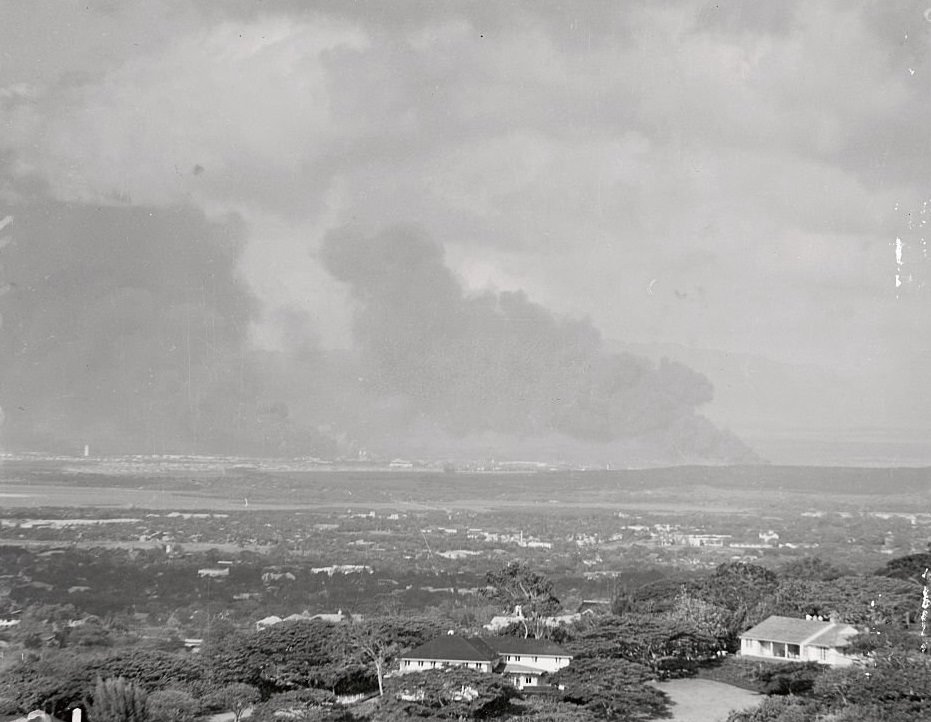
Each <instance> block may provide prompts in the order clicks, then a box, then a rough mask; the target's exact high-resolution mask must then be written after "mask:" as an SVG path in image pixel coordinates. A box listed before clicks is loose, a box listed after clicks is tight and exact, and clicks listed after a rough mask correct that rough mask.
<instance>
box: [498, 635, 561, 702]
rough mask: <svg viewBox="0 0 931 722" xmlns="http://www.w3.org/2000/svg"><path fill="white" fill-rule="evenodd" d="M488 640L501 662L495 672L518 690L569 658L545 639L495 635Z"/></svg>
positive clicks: (558, 667) (534, 683)
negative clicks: (502, 665)
mask: <svg viewBox="0 0 931 722" xmlns="http://www.w3.org/2000/svg"><path fill="white" fill-rule="evenodd" d="M489 641H490V642H491V646H492V647H493V648H494V650H495V651H496V652H497V653H498V655H499V656H500V657H501V662H502V663H503V664H504V667H503V668H499V669H497V670H496V671H497V672H500V673H501V674H503V675H504V676H506V677H507V678H508V679H510V680H511V682H512V683H513V684H514V686H515V687H517V688H518V689H524V687H537V686H539V684H540V676H541V675H543V674H544V673H546V672H550V673H552V672H557V671H558V670H560V669H562V668H563V667H566V666H567V665H568V664H569V662H571V661H572V655H571V654H569V653H568V652H567V651H566V650H564V649H563V648H562V647H560V646H559V645H558V644H554V643H553V642H550V641H549V640H546V639H523V638H521V637H497V638H495V639H492V640H489Z"/></svg>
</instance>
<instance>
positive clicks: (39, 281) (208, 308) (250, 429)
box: [0, 199, 333, 455]
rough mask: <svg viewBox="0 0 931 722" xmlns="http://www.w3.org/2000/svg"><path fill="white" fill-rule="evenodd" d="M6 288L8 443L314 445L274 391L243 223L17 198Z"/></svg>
mask: <svg viewBox="0 0 931 722" xmlns="http://www.w3.org/2000/svg"><path fill="white" fill-rule="evenodd" d="M8 212H11V213H12V214H13V215H14V216H15V224H16V225H15V240H14V242H13V244H12V245H10V246H8V247H7V248H6V249H4V251H3V261H4V265H5V271H4V272H5V276H6V278H7V279H8V280H9V281H10V282H11V284H12V290H11V292H10V293H8V294H7V295H6V296H5V297H4V298H2V299H0V305H2V313H3V317H4V328H3V330H2V333H0V403H2V405H3V408H4V410H5V412H6V421H5V423H4V426H3V433H2V437H3V444H4V446H5V447H6V448H12V449H29V450H45V451H74V450H76V449H80V448H81V447H82V445H83V444H85V443H87V444H90V445H91V448H92V449H93V451H94V452H95V453H96V452H99V453H128V452H133V453H190V452H198V453H210V452H215V453H217V452H218V453H243V454H250V453H259V454H262V453H267V454H270V455H273V454H279V453H314V452H317V453H320V452H329V453H331V452H332V451H333V447H332V444H329V442H328V441H327V439H326V438H325V437H324V436H322V435H320V434H318V433H317V431H316V430H315V429H313V428H299V427H297V426H296V425H295V424H294V423H293V421H292V420H291V418H290V414H289V409H288V407H287V404H286V403H284V402H283V401H282V400H281V399H277V398H274V397H270V396H269V395H268V394H267V393H265V385H266V382H265V374H264V371H263V369H262V367H261V365H260V364H258V363H257V358H256V357H255V354H254V352H253V351H252V350H251V348H250V344H249V341H248V331H249V326H250V324H251V323H252V322H253V321H254V320H255V319H256V318H257V314H258V311H259V306H258V304H257V302H256V300H255V298H254V297H253V295H252V294H251V292H250V291H249V289H248V288H247V286H246V285H245V284H244V283H243V282H242V281H241V280H240V279H239V277H238V276H237V273H236V262H237V259H238V257H239V254H240V251H241V250H242V246H243V243H244V238H245V228H244V226H243V224H242V223H241V222H239V221H238V220H237V219H235V218H232V217H231V218H228V219H226V220H224V221H221V222H213V221H209V220H207V219H206V218H205V217H204V215H203V214H202V213H200V212H199V211H196V210H193V209H190V208H174V209H164V208H139V207H135V208H129V207H112V206H100V207H96V206H89V205H82V204H65V203H60V202H56V201H52V200H47V199H46V200H42V201H36V202H34V203H32V204H28V205H22V206H18V207H13V208H9V209H8Z"/></svg>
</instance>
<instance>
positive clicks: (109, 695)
mask: <svg viewBox="0 0 931 722" xmlns="http://www.w3.org/2000/svg"><path fill="white" fill-rule="evenodd" d="M88 716H89V717H90V719H92V720H94V722H147V721H148V709H147V695H146V692H145V690H144V689H143V688H142V687H140V686H139V685H137V684H136V683H135V682H130V681H129V680H127V679H125V678H124V677H115V678H113V677H111V678H110V679H100V678H98V679H97V683H96V684H95V685H94V699H93V702H92V703H91V704H90V705H89V707H88Z"/></svg>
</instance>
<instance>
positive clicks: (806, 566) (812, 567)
mask: <svg viewBox="0 0 931 722" xmlns="http://www.w3.org/2000/svg"><path fill="white" fill-rule="evenodd" d="M779 576H780V577H781V578H783V579H792V578H794V579H808V580H815V581H819V582H829V581H831V580H832V579H837V578H838V577H842V576H844V570H843V569H841V568H840V567H836V566H834V565H833V564H831V563H830V562H826V561H824V559H822V558H821V557H801V558H800V559H793V560H792V561H791V562H789V563H787V564H784V565H783V566H781V567H779Z"/></svg>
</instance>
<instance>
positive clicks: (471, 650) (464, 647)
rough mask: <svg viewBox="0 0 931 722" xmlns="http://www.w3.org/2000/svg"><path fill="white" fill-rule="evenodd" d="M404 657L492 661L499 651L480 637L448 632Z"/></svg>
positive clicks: (403, 657)
mask: <svg viewBox="0 0 931 722" xmlns="http://www.w3.org/2000/svg"><path fill="white" fill-rule="evenodd" d="M401 658H402V659H437V660H440V659H448V660H451V661H455V662H492V661H494V660H495V659H497V658H498V655H497V653H496V652H495V651H494V650H493V649H492V648H491V647H489V646H488V645H487V644H486V643H485V640H484V639H481V638H480V637H460V636H458V635H456V634H447V635H445V636H443V637H437V638H436V639H433V640H431V641H429V642H427V643H426V644H421V645H420V646H419V647H416V648H415V649H412V650H410V651H409V652H407V653H405V654H404V655H403V656H402V657H401Z"/></svg>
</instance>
